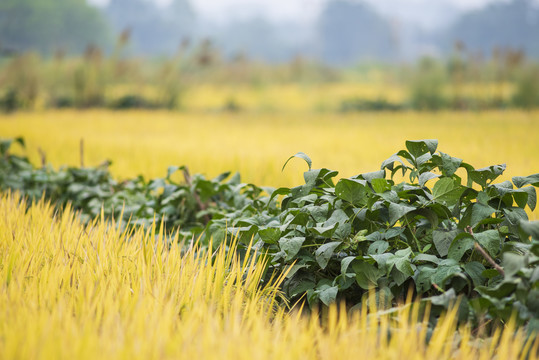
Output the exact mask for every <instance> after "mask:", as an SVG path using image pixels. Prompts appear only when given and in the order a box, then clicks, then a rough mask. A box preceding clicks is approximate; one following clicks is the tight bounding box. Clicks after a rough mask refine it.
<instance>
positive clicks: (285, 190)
mask: <svg viewBox="0 0 539 360" xmlns="http://www.w3.org/2000/svg"><path fill="white" fill-rule="evenodd" d="M288 194H290V189H289V188H286V187H281V188H278V189H277V190H275V191H273V192H272V193H271V196H270V199H269V201H268V205H269V203H270V202H271V201H272V200H273V199H274V198H275V197H276V196H278V195H288Z"/></svg>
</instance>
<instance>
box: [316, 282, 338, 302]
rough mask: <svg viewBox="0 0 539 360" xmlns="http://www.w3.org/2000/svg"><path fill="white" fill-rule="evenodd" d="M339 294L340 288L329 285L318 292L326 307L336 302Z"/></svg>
mask: <svg viewBox="0 0 539 360" xmlns="http://www.w3.org/2000/svg"><path fill="white" fill-rule="evenodd" d="M338 292H339V287H338V286H328V285H323V286H322V287H321V289H319V290H317V293H318V298H319V299H320V301H322V302H323V303H324V305H326V306H329V305H330V304H331V303H333V302H335V299H336V298H337V293H338Z"/></svg>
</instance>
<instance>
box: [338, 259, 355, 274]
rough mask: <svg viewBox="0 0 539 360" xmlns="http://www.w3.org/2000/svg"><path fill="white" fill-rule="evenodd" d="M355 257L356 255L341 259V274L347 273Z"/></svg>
mask: <svg viewBox="0 0 539 360" xmlns="http://www.w3.org/2000/svg"><path fill="white" fill-rule="evenodd" d="M355 259H356V257H355V256H347V257H345V258H344V259H342V260H341V274H346V272H347V270H348V267H349V266H350V264H351V263H352V261H354V260H355Z"/></svg>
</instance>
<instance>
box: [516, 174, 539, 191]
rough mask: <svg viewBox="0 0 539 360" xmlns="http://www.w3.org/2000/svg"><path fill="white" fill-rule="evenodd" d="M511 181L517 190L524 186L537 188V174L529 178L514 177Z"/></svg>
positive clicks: (538, 178)
mask: <svg viewBox="0 0 539 360" xmlns="http://www.w3.org/2000/svg"><path fill="white" fill-rule="evenodd" d="M512 180H513V184H515V186H516V187H518V188H521V187H523V186H526V185H533V186H536V187H539V174H533V175H530V176H515V177H513V179H512Z"/></svg>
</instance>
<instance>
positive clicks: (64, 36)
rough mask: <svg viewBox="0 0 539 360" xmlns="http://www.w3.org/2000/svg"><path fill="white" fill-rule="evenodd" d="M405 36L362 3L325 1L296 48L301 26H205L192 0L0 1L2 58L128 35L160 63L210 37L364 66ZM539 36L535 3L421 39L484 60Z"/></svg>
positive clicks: (75, 49) (229, 49)
mask: <svg viewBox="0 0 539 360" xmlns="http://www.w3.org/2000/svg"><path fill="white" fill-rule="evenodd" d="M402 31H403V29H402V27H401V28H398V27H396V26H395V25H394V24H393V23H392V22H391V21H389V20H388V19H386V18H384V17H383V16H381V15H380V14H378V13H377V12H376V11H375V10H374V9H373V8H372V7H371V6H370V5H368V4H367V3H366V2H364V1H361V0H331V1H328V2H327V4H326V6H325V8H324V9H323V10H322V12H321V14H320V16H319V19H318V21H317V22H316V24H315V28H314V29H311V30H310V31H308V33H309V34H308V35H306V36H303V37H300V38H301V40H299V41H296V42H293V41H291V38H294V37H298V34H299V33H300V32H301V31H299V25H297V26H296V25H293V24H273V23H271V22H269V21H267V20H265V19H258V18H257V19H252V20H246V21H241V22H238V21H236V22H233V23H231V24H228V25H226V26H217V25H215V24H207V23H202V21H201V19H199V18H198V17H197V14H196V13H195V11H194V9H193V8H192V6H191V5H190V3H189V0H173V1H172V2H171V3H170V4H169V5H167V6H166V7H160V6H157V5H156V4H155V2H154V1H152V0H110V1H109V3H108V4H107V5H106V6H105V7H103V8H96V7H93V6H91V5H89V4H88V3H87V1H86V0H2V1H0V55H2V54H3V55H9V54H10V53H14V52H24V51H28V50H34V51H38V52H40V53H42V54H45V55H52V54H53V53H54V52H57V51H59V50H61V51H63V52H66V53H82V52H83V51H84V49H86V48H87V46H88V45H90V44H92V45H93V46H97V47H100V48H102V49H104V50H105V51H111V50H112V49H113V48H114V43H115V40H114V39H115V38H118V36H119V34H124V40H127V39H128V40H129V41H128V44H127V47H126V49H125V51H126V52H127V53H128V54H134V55H151V56H162V55H172V54H175V53H177V52H178V49H180V48H181V46H180V44H183V46H185V45H187V44H188V43H189V40H191V42H193V41H198V42H200V41H201V39H202V37H203V36H211V37H212V39H213V40H214V44H216V46H217V47H218V48H219V49H220V50H221V51H222V52H223V53H224V55H225V56H229V57H232V56H237V55H238V54H247V55H248V56H252V57H254V58H258V59H261V60H266V61H280V60H289V59H292V58H294V57H295V56H296V55H298V54H302V55H307V56H309V57H313V58H318V59H321V60H323V61H324V62H327V63H330V64H334V65H348V64H352V63H354V62H357V61H359V60H362V59H382V60H389V61H392V60H393V61H394V60H398V59H400V57H399V55H400V54H399V52H400V50H401V47H402V46H403V44H400V43H399V42H400V40H399V39H401V32H402ZM304 32H305V31H304ZM291 34H293V36H291ZM538 34H539V7H538V6H537V5H536V4H535V3H534V2H533V0H513V1H511V2H497V3H493V4H490V5H488V6H486V7H484V8H482V9H479V10H476V11H473V12H469V13H466V14H464V15H462V16H461V17H460V18H459V19H458V20H457V21H456V22H455V23H454V24H453V25H452V26H449V27H448V28H445V29H439V30H438V31H437V32H435V33H428V34H427V33H424V34H423V35H422V39H423V40H424V39H425V38H426V39H428V41H430V42H431V43H432V44H433V45H434V46H433V48H435V49H437V51H438V53H439V54H441V55H444V54H446V55H448V54H451V52H452V49H453V45H454V43H455V42H457V41H459V42H461V43H463V44H464V45H465V46H466V47H467V48H468V49H471V50H474V51H477V52H481V53H482V54H483V55H484V56H490V55H491V54H492V53H493V49H495V48H497V49H503V48H508V47H511V48H513V49H518V50H522V51H523V52H524V53H525V54H526V55H527V56H528V57H535V58H537V57H539V36H538ZM416 55H420V54H416Z"/></svg>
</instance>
